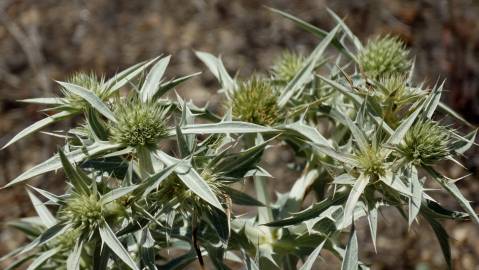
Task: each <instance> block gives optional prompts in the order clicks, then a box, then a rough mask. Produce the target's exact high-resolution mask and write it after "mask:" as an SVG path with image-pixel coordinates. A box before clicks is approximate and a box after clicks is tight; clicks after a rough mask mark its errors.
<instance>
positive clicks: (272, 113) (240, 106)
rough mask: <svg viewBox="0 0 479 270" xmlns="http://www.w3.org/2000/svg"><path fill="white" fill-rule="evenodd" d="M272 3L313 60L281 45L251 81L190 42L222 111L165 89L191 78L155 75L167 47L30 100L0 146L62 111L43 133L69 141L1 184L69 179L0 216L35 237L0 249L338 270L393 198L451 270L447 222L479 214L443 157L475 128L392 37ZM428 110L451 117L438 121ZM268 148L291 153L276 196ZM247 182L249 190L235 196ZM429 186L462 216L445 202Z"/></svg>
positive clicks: (64, 258)
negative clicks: (325, 263) (318, 20)
mask: <svg viewBox="0 0 479 270" xmlns="http://www.w3.org/2000/svg"><path fill="white" fill-rule="evenodd" d="M272 11H273V12H274V13H277V14H279V15H281V16H283V17H285V18H287V19H289V20H291V21H292V22H294V23H295V24H297V25H299V26H300V27H301V28H303V29H306V30H308V31H310V32H311V33H312V34H313V35H315V36H317V37H318V38H320V39H321V41H320V42H319V43H318V45H317V46H316V48H314V49H313V50H312V51H311V53H310V54H309V55H308V56H306V55H304V56H303V55H301V54H298V53H295V52H288V53H285V54H283V55H282V56H280V57H279V58H278V59H279V60H278V61H277V62H276V63H274V64H273V65H272V67H271V69H269V70H267V71H265V72H264V74H252V75H251V76H248V77H246V78H233V77H231V76H230V75H229V73H228V71H227V69H226V68H225V66H224V64H223V62H222V60H221V59H220V58H218V57H215V56H214V55H212V54H209V53H206V52H197V53H196V55H197V56H198V57H199V59H200V60H201V61H203V62H204V63H205V64H206V66H207V67H208V69H209V70H210V71H211V73H212V74H213V75H214V76H215V77H216V78H217V79H218V81H219V83H220V86H221V89H220V91H218V92H219V94H222V95H224V96H225V103H224V106H225V107H224V108H225V113H224V115H222V116H220V115H216V114H214V113H211V111H210V110H209V109H208V108H206V107H205V108H201V107H198V106H195V104H194V103H193V102H191V101H190V102H186V101H184V100H183V99H182V98H181V97H180V96H179V95H166V94H167V92H168V91H170V90H173V89H174V88H175V87H177V86H179V85H180V84H181V83H182V82H183V81H185V80H187V79H189V78H191V77H192V76H195V75H198V74H192V75H187V76H183V77H180V78H177V79H170V80H166V79H164V74H165V71H166V68H167V65H168V63H169V60H170V57H169V56H165V57H162V56H159V57H157V58H154V59H151V60H148V61H145V62H141V63H139V64H136V65H134V66H132V67H130V68H127V69H126V70H124V71H122V72H120V73H118V74H116V75H115V76H113V77H112V78H110V79H103V77H102V76H97V75H94V74H83V73H79V74H76V75H74V76H72V78H71V79H69V80H68V81H67V82H59V84H60V91H61V93H62V94H63V96H62V97H47V98H34V99H28V100H24V102H32V103H39V104H44V105H45V106H48V107H49V108H48V110H49V111H51V112H52V113H51V114H50V116H48V117H46V118H44V119H42V120H40V121H38V122H36V123H34V124H32V125H31V126H29V127H27V128H26V129H25V130H23V131H21V132H19V133H18V134H17V135H16V136H14V137H13V138H12V139H11V140H10V141H9V142H8V143H7V144H6V145H5V146H4V148H5V147H8V146H9V145H11V144H12V143H15V142H16V141H18V140H20V139H22V138H23V137H25V136H27V135H30V134H32V133H34V132H35V131H38V130H40V129H42V128H44V127H46V126H48V125H50V124H52V123H55V122H58V121H61V120H63V119H66V118H70V117H73V116H76V117H77V118H79V121H77V123H79V124H78V125H76V126H73V127H71V128H70V129H68V130H65V131H60V132H56V133H49V134H51V135H54V136H57V137H61V138H63V139H64V142H65V143H64V145H63V146H61V147H60V148H59V150H58V153H57V154H55V155H54V156H52V157H51V158H50V159H48V160H46V161H44V162H42V163H40V164H38V165H36V166H34V167H32V168H30V169H29V170H27V171H26V172H24V173H22V174H21V175H19V176H18V177H16V178H15V179H13V180H12V181H11V182H10V183H9V184H7V186H11V185H14V184H19V183H22V182H24V181H26V180H28V179H30V178H32V177H35V176H38V175H41V174H44V173H50V172H53V171H56V170H60V169H61V170H62V171H63V172H64V175H65V182H66V184H67V185H66V187H65V190H64V193H63V194H61V195H57V194H52V193H50V192H48V191H46V190H42V189H39V188H35V187H31V186H29V187H28V188H27V192H28V195H29V196H30V199H31V201H32V203H33V206H34V208H35V210H36V212H37V214H38V216H36V217H29V218H23V219H20V220H18V221H12V222H9V225H10V226H12V227H14V228H17V229H19V230H21V231H22V232H24V233H25V234H26V235H27V236H28V239H29V242H28V243H27V244H25V245H23V246H21V247H19V248H18V249H16V250H13V251H12V252H11V253H10V254H7V255H6V256H4V257H3V258H1V259H0V260H7V259H10V260H12V263H11V265H10V268H9V269H15V268H18V267H21V266H22V265H24V264H27V263H29V268H28V269H29V270H33V269H43V270H46V269H53V268H58V269H66V270H78V269H99V270H102V269H106V270H108V269H149V270H152V269H185V268H186V267H187V265H188V264H190V263H192V262H194V261H197V263H198V264H199V265H200V266H201V267H203V268H204V269H213V268H214V269H234V268H235V267H236V266H238V265H240V267H242V268H245V269H300V270H311V269H312V268H313V265H314V263H315V261H316V259H317V257H318V256H319V255H320V253H321V252H322V251H323V250H328V251H329V252H331V253H332V254H334V255H335V256H337V257H338V258H339V259H340V260H341V262H342V266H341V268H342V269H358V268H359V269H368V268H369V266H368V265H367V264H366V263H364V262H361V261H360V260H359V259H358V249H359V247H360V245H359V243H358V237H357V232H356V223H357V221H358V220H359V219H363V218H364V219H366V220H367V222H368V223H369V226H368V228H369V230H370V235H371V238H372V243H373V245H374V247H375V248H376V237H377V226H378V220H379V216H380V215H379V214H380V211H382V210H384V209H387V208H392V209H396V210H398V211H399V212H400V213H401V216H402V217H404V219H405V220H406V222H407V223H408V225H409V226H412V225H413V223H415V222H417V221H419V220H425V221H426V222H428V223H429V224H430V225H431V226H432V228H433V230H434V232H435V233H436V235H437V238H438V240H439V242H440V246H441V248H442V251H443V254H444V258H445V260H446V264H447V266H448V267H449V268H451V267H452V263H451V260H452V258H451V251H450V247H449V241H448V239H449V237H448V234H447V231H446V230H445V229H444V228H443V227H442V225H441V220H443V219H452V220H473V221H474V222H476V223H479V218H478V216H477V214H476V213H475V211H474V209H473V207H472V206H471V204H470V203H469V201H468V200H467V199H466V198H465V197H464V196H463V195H462V194H461V192H460V190H459V189H458V187H457V186H456V182H457V179H450V178H448V177H447V176H445V175H444V174H442V173H441V172H440V171H438V170H437V165H438V164H439V162H451V161H452V162H456V163H459V161H458V160H457V157H458V156H461V155H463V154H464V153H465V151H467V150H468V149H469V148H470V147H471V146H473V145H474V140H475V136H476V132H477V131H476V130H473V131H471V132H469V133H467V134H459V133H458V131H457V130H456V129H455V128H454V125H456V124H457V125H462V126H463V127H471V125H470V124H469V123H467V122H466V121H465V120H463V119H462V118H461V117H460V116H458V114H457V113H455V112H454V111H453V110H451V109H450V108H449V107H447V106H446V105H445V104H443V103H442V102H441V101H440V99H441V94H442V92H443V88H444V86H443V85H444V84H436V85H434V86H433V87H427V84H426V83H421V82H420V83H416V82H415V81H413V79H412V78H413V76H412V75H413V74H414V66H413V64H412V63H413V61H412V60H411V59H410V53H409V51H408V50H407V48H406V47H405V45H404V44H403V43H402V42H401V41H400V40H399V39H398V38H396V37H392V36H389V35H386V36H383V37H377V38H373V39H371V40H369V41H368V42H367V45H363V43H361V42H360V40H359V39H358V38H357V37H356V36H354V34H353V33H352V32H351V30H350V29H349V28H348V27H347V26H346V24H345V23H344V22H343V21H342V20H341V19H339V17H338V16H337V15H336V14H334V13H333V12H331V11H330V15H331V16H332V18H333V19H334V20H335V21H336V22H337V26H336V27H335V28H333V29H332V30H331V31H325V30H322V29H319V28H317V27H315V26H313V25H311V24H309V23H307V22H304V21H302V20H301V19H299V18H296V17H294V16H292V15H289V14H287V13H284V12H281V11H278V10H274V9H272ZM329 48H331V50H327V49H329ZM333 48H334V49H333ZM98 78H101V79H98ZM120 89H121V90H124V91H120ZM437 110H440V111H442V115H443V117H444V116H445V117H450V118H452V119H456V123H455V124H454V125H444V124H442V121H441V119H438V116H437V113H436V111H437ZM198 120H201V121H198ZM200 134H201V135H202V136H198V135H200ZM277 145H282V146H286V147H289V148H290V149H291V150H292V151H293V153H294V154H295V158H294V159H293V160H292V161H291V162H290V164H287V165H288V168H290V170H292V171H296V172H297V173H298V174H299V175H300V177H299V178H298V179H295V180H294V181H292V186H291V189H290V190H289V191H288V192H286V193H277V196H275V197H272V196H271V193H272V192H271V191H275V189H274V183H273V184H271V183H270V180H268V178H271V177H272V175H271V174H270V173H268V172H267V171H266V170H265V169H263V168H262V167H261V164H262V157H263V155H264V152H265V151H266V149H268V148H270V147H273V148H274V146H277ZM249 180H251V183H252V184H253V186H254V191H255V196H252V195H251V194H249V193H248V192H245V189H246V188H247V187H248V185H247V183H248V182H249ZM272 181H274V180H272ZM430 182H433V183H430ZM431 185H433V186H434V187H436V188H437V187H441V188H442V190H444V191H446V192H448V193H449V194H450V195H451V196H452V197H454V198H455V199H456V200H457V202H458V203H459V205H460V206H461V207H462V208H463V210H464V212H462V211H452V210H449V209H446V208H445V207H444V206H442V205H441V204H440V202H438V201H436V200H435V199H434V198H433V197H432V195H430V193H431V192H430V191H431V189H430V188H429V187H430V186H431ZM39 196H40V197H39ZM306 197H308V198H314V202H313V203H309V202H310V200H305V198H306ZM236 205H244V206H247V207H248V208H247V209H251V211H249V210H248V213H247V214H246V215H245V214H244V213H241V212H240V211H239V210H238V208H237V207H236ZM242 209H243V208H242ZM345 234H348V235H349V237H347V241H344V240H345V239H346V238H345V237H344V236H345ZM378 252H380V251H378ZM206 258H208V260H205V259H206ZM372 264H374V262H372Z"/></svg>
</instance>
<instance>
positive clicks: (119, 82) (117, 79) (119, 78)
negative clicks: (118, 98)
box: [105, 55, 161, 95]
mask: <svg viewBox="0 0 479 270" xmlns="http://www.w3.org/2000/svg"><path fill="white" fill-rule="evenodd" d="M160 57H161V55H160V56H158V57H155V58H153V59H151V60H150V61H143V62H141V63H138V64H135V65H133V66H131V67H129V68H127V69H125V70H123V71H121V72H120V73H118V74H116V75H115V76H113V77H112V78H110V79H109V80H108V81H106V82H105V88H106V89H108V91H109V94H110V95H111V94H113V93H114V92H116V91H117V90H118V89H120V88H122V87H123V86H124V85H126V84H127V83H128V82H129V81H131V80H132V79H133V78H135V77H136V76H138V75H140V73H142V72H143V71H144V70H145V69H146V68H148V67H149V66H150V65H151V64H153V63H154V62H156V60H158V59H159V58H160Z"/></svg>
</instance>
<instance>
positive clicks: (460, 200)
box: [425, 167, 479, 224]
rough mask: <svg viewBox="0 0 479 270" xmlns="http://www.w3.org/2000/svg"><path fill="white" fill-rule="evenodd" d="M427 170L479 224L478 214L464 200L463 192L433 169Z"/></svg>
mask: <svg viewBox="0 0 479 270" xmlns="http://www.w3.org/2000/svg"><path fill="white" fill-rule="evenodd" d="M425 169H426V171H427V172H428V173H429V175H431V176H432V178H433V179H434V180H436V182H437V183H438V184H440V185H441V186H442V187H443V188H444V189H445V190H446V191H447V192H449V194H451V195H452V196H453V197H454V198H455V199H456V201H457V202H458V203H459V204H460V205H461V206H462V208H463V209H464V210H465V211H466V212H467V213H469V216H470V218H471V219H472V220H473V221H474V222H476V223H477V224H479V217H478V216H477V213H476V212H475V211H474V209H473V208H472V206H471V204H470V203H469V201H468V200H467V199H466V198H464V195H462V193H461V191H460V190H459V189H458V188H457V186H456V185H455V184H454V183H453V182H449V181H448V180H447V179H446V178H444V177H443V176H441V175H440V174H439V173H438V172H436V171H435V170H434V169H433V168H431V167H425Z"/></svg>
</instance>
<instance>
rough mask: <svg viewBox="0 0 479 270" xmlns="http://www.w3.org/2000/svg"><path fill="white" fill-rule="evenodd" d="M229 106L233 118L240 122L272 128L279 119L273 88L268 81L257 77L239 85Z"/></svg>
mask: <svg viewBox="0 0 479 270" xmlns="http://www.w3.org/2000/svg"><path fill="white" fill-rule="evenodd" d="M230 105H231V107H232V110H233V117H235V118H237V119H239V120H241V121H245V122H249V123H255V124H259V125H265V126H272V125H274V124H276V123H278V122H279V121H280V119H281V116H280V115H281V113H280V109H279V106H278V103H277V97H276V95H275V92H274V90H273V87H272V86H271V84H270V83H269V82H268V81H266V80H264V79H260V78H257V77H254V78H253V79H251V80H249V81H246V82H243V83H241V84H240V85H239V88H238V89H237V90H236V92H235V93H234V95H233V97H232V100H231V103H230Z"/></svg>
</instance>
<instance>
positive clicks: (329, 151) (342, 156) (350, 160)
mask: <svg viewBox="0 0 479 270" xmlns="http://www.w3.org/2000/svg"><path fill="white" fill-rule="evenodd" d="M308 144H310V145H311V146H313V148H314V150H316V151H318V152H320V153H323V154H325V155H327V156H329V157H331V158H333V159H335V160H338V161H341V162H344V163H346V164H348V165H350V166H353V167H359V162H358V161H357V160H356V157H355V156H353V155H351V154H346V153H340V152H338V151H336V150H335V149H333V148H331V147H328V146H324V145H320V144H315V143H308Z"/></svg>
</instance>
